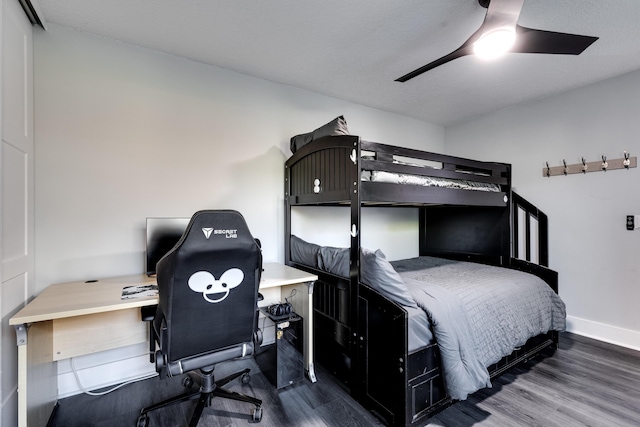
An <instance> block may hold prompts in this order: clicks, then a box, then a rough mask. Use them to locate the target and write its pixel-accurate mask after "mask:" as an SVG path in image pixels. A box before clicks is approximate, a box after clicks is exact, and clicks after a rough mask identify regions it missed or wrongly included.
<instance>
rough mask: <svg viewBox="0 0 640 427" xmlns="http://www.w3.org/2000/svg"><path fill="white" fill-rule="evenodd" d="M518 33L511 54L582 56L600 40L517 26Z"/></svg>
mask: <svg viewBox="0 0 640 427" xmlns="http://www.w3.org/2000/svg"><path fill="white" fill-rule="evenodd" d="M516 32H517V34H518V37H517V39H516V42H515V44H514V45H513V47H512V48H511V49H510V50H509V51H510V52H519V53H548V54H559V55H580V54H581V53H582V52H584V50H585V49H586V48H588V47H589V46H591V44H593V42H595V41H596V40H598V37H592V36H581V35H578V34H568V33H557V32H554V31H545V30H536V29H534V28H527V27H523V26H521V25H517V26H516Z"/></svg>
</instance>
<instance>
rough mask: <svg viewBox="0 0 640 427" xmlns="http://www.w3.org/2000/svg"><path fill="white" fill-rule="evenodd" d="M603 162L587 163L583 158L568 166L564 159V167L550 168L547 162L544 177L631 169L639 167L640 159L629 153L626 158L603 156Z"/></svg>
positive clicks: (625, 154)
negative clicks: (579, 161)
mask: <svg viewBox="0 0 640 427" xmlns="http://www.w3.org/2000/svg"><path fill="white" fill-rule="evenodd" d="M601 158H602V160H601V161H595V162H587V161H586V160H585V158H584V157H582V158H581V163H576V164H572V165H568V164H567V161H566V160H565V159H562V166H549V162H546V167H544V168H542V176H544V177H547V178H548V177H551V176H557V175H565V176H566V175H571V174H576V173H582V174H586V173H587V172H599V171H602V172H606V171H609V170H615V169H629V168H635V167H637V166H638V158H637V157H635V156H634V157H630V156H629V153H627V152H626V151H625V152H624V158H621V159H612V160H607V156H605V155H602V156H601Z"/></svg>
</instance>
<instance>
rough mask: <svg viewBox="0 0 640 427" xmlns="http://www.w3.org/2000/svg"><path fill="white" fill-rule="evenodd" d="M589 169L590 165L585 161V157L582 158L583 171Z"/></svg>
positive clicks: (585, 171)
mask: <svg viewBox="0 0 640 427" xmlns="http://www.w3.org/2000/svg"><path fill="white" fill-rule="evenodd" d="M587 169H589V165H587V162H586V161H585V159H584V157H583V158H582V173H587Z"/></svg>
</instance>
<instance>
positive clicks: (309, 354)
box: [305, 282, 317, 383]
mask: <svg viewBox="0 0 640 427" xmlns="http://www.w3.org/2000/svg"><path fill="white" fill-rule="evenodd" d="M314 284H315V282H308V283H307V287H308V288H309V298H308V306H309V307H308V308H309V313H308V314H307V317H308V319H309V320H307V330H306V336H307V337H308V338H307V344H306V348H305V353H306V354H305V359H306V360H305V365H306V368H307V369H306V372H307V377H308V378H309V380H310V381H311V382H312V383H315V382H316V381H317V379H316V371H315V367H314V365H313V285H314Z"/></svg>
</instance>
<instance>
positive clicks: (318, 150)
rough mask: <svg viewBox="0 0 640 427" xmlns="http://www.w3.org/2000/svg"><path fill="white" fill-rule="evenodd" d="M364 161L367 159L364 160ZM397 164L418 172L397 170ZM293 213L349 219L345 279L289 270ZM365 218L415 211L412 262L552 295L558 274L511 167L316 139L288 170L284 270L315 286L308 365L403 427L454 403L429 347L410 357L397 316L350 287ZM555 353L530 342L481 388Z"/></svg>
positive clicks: (345, 139)
mask: <svg viewBox="0 0 640 427" xmlns="http://www.w3.org/2000/svg"><path fill="white" fill-rule="evenodd" d="M363 154H365V155H368V156H366V157H364V158H363ZM399 159H401V161H400V162H398V160H399ZM407 159H409V160H410V161H411V162H418V163H419V164H418V165H416V164H414V163H411V164H406V163H405V161H406V160H407ZM421 162H422V163H425V162H427V163H429V164H433V163H435V164H437V165H438V168H432V167H424V166H422V165H420V163H421ZM363 171H385V172H395V173H402V174H411V175H418V176H427V177H435V178H438V179H440V178H444V179H446V180H449V179H453V180H466V181H468V180H472V181H474V182H478V183H481V184H486V183H489V184H491V185H497V186H498V188H499V191H495V192H486V191H474V190H464V189H454V188H442V187H421V186H416V185H402V184H393V183H388V182H370V181H363V180H361V176H362V174H363ZM294 206H347V207H349V209H350V222H351V224H350V227H351V240H350V251H349V253H350V274H349V277H348V278H345V277H339V276H335V275H333V274H330V273H327V272H324V271H321V270H318V269H315V268H313V267H309V266H307V265H303V264H299V263H295V262H293V261H292V260H291V248H290V236H291V210H292V208H293V207H294ZM368 206H390V207H393V206H401V207H407V206H409V207H416V208H418V210H419V255H421V256H422V255H430V256H437V257H442V258H449V259H460V260H467V261H473V262H481V263H485V264H491V265H496V266H502V267H506V268H512V269H517V270H521V271H525V272H529V273H532V274H534V275H536V276H538V277H541V278H542V279H543V280H544V281H545V282H546V283H547V284H548V285H549V286H550V287H551V288H552V289H553V290H554V291H555V292H556V293H557V291H558V276H557V273H556V272H554V271H552V270H549V269H548V268H546V265H547V264H548V250H547V238H546V235H547V217H546V215H545V214H544V213H543V212H541V211H540V210H538V209H537V208H536V207H535V206H533V205H532V204H531V203H529V202H527V201H526V200H524V199H523V198H522V197H520V196H518V195H517V194H516V193H514V192H512V191H511V166H510V165H508V164H505V163H493V162H480V161H475V160H469V159H463V158H459V157H453V156H446V155H442V154H436V153H429V152H423V151H419V150H413V149H409V148H402V147H396V146H391V145H386V144H379V143H373V142H367V141H362V140H360V138H359V137H357V136H351V135H349V136H330V137H324V138H320V139H318V140H316V141H313V142H312V143H309V144H307V145H305V146H303V147H302V148H300V149H299V150H298V151H296V152H295V153H294V154H293V155H292V156H291V157H290V158H289V159H288V160H287V161H286V164H285V263H286V264H288V265H291V266H294V267H296V268H300V269H303V270H306V271H309V272H312V273H314V274H316V275H318V277H319V280H318V281H317V282H316V284H315V286H314V322H315V330H314V336H315V341H316V348H318V349H320V348H321V349H323V350H322V352H318V354H316V360H318V362H319V363H321V364H322V365H323V366H325V367H326V368H327V369H329V370H330V371H331V372H332V373H333V374H334V375H335V376H336V377H337V378H338V379H339V380H340V381H341V382H342V383H343V384H344V386H345V387H346V388H347V389H348V390H349V391H350V393H351V395H352V396H353V397H354V398H355V399H356V400H357V401H358V402H360V403H361V404H362V405H363V406H365V407H367V408H369V409H370V410H371V411H373V412H374V413H375V414H376V415H377V416H378V417H380V418H381V419H382V420H384V421H385V422H386V423H387V424H389V425H392V426H404V427H407V426H413V425H416V424H418V423H419V422H421V421H424V420H425V419H426V418H428V417H430V416H432V415H433V414H435V413H436V412H438V411H440V410H442V409H444V408H445V407H447V406H448V405H450V404H451V403H453V401H452V400H451V398H450V397H449V396H448V395H447V393H446V390H445V386H444V382H443V374H442V370H441V366H440V355H439V350H438V344H437V343H434V344H431V345H429V346H427V347H423V348H421V349H418V350H415V351H412V352H409V351H408V337H407V326H408V318H407V312H406V311H405V310H404V309H403V308H402V306H401V305H399V304H397V303H396V302H394V301H392V300H390V299H388V298H387V297H385V296H383V295H382V294H380V293H379V292H377V291H375V290H374V289H372V288H370V287H369V286H366V285H364V284H362V283H361V282H360V266H359V253H360V236H361V233H360V225H361V211H362V208H363V207H368ZM522 221H524V224H522ZM534 225H535V226H534ZM533 231H535V233H534V232H533ZM532 249H534V250H532ZM521 252H524V253H521ZM532 260H533V261H536V262H537V263H534V262H531V261H532ZM557 343H558V334H557V332H554V331H552V332H549V333H546V334H543V335H539V336H536V337H533V338H531V339H530V340H529V341H528V342H527V343H526V344H525V345H524V346H522V347H520V348H518V349H514V351H513V353H512V354H511V355H509V356H507V357H505V358H503V359H502V360H501V361H499V362H498V363H496V364H495V365H493V366H491V367H490V368H489V373H490V375H491V378H494V377H495V376H497V375H500V374H501V373H502V372H504V371H506V370H507V369H509V368H511V367H513V366H515V365H516V364H518V363H521V362H523V361H525V360H528V359H530V358H532V357H533V356H535V355H537V354H539V353H541V352H543V351H545V350H547V349H549V350H553V349H555V348H556V347H557Z"/></svg>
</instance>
